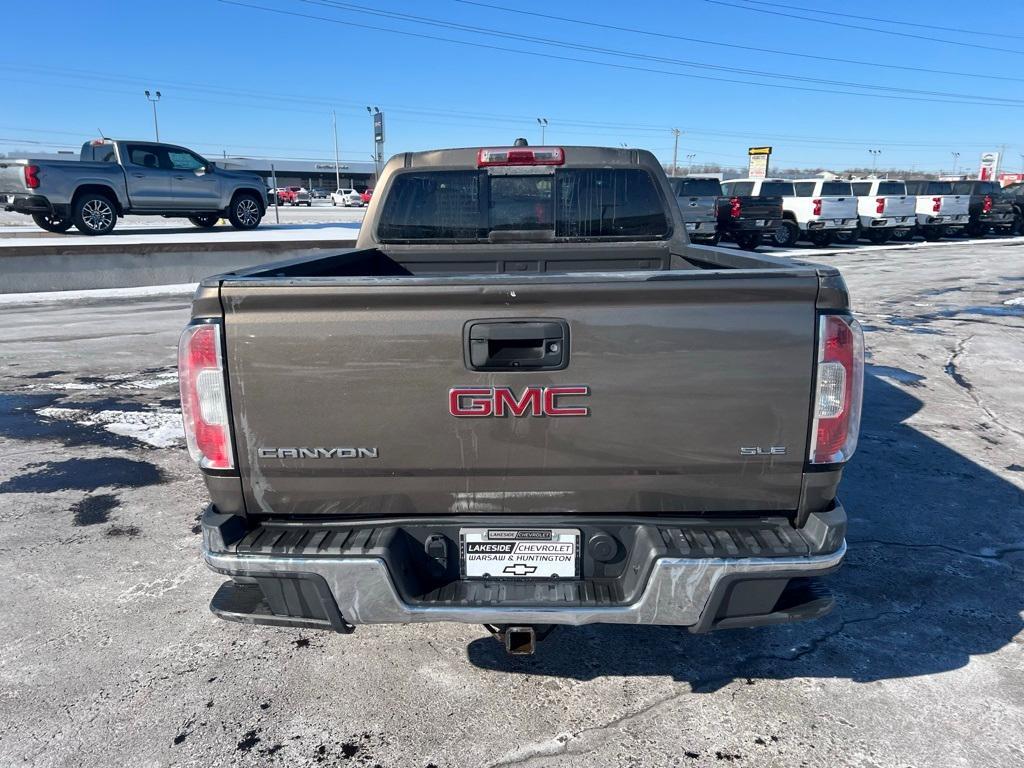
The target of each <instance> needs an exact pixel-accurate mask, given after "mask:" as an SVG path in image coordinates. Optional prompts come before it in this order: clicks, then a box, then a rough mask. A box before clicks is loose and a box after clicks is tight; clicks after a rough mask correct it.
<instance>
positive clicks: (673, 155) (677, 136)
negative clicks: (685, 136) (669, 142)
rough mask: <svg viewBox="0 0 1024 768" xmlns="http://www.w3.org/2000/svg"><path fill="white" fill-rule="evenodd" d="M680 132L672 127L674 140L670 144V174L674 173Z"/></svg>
mask: <svg viewBox="0 0 1024 768" xmlns="http://www.w3.org/2000/svg"><path fill="white" fill-rule="evenodd" d="M680 133H682V131H680V130H679V129H678V128H673V129H672V135H673V136H675V138H676V141H675V144H674V145H673V146H672V175H673V176H675V175H676V160H677V159H678V157H679V134H680Z"/></svg>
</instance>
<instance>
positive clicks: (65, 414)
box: [36, 407, 185, 448]
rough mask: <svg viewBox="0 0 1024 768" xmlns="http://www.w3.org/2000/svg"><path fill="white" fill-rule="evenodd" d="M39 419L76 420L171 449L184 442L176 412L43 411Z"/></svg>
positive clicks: (158, 446) (178, 412) (41, 409)
mask: <svg viewBox="0 0 1024 768" xmlns="http://www.w3.org/2000/svg"><path fill="white" fill-rule="evenodd" d="M36 413H37V414H38V415H39V416H42V417H43V418H47V419H55V420H60V421H73V422H75V423H76V424H82V425H83V426H101V427H103V428H104V429H105V430H107V431H108V432H112V433H114V434H115V435H123V436H125V437H130V438H132V439H134V440H138V441H140V442H143V443H146V444H147V445H151V446H153V447H154V448H171V447H173V446H177V445H179V444H180V442H181V441H182V440H184V439H185V432H184V429H183V428H182V425H181V413H180V411H178V410H177V409H171V408H166V409H157V410H154V411H117V410H107V411H95V412H94V411H87V410H85V409H82V408H59V407H51V408H40V409H38V410H37V411H36Z"/></svg>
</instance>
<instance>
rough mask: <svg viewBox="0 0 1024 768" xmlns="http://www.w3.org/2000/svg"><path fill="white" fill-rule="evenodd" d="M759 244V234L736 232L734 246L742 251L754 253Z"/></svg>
mask: <svg viewBox="0 0 1024 768" xmlns="http://www.w3.org/2000/svg"><path fill="white" fill-rule="evenodd" d="M760 244H761V233H760V232H738V233H737V234H736V245H738V246H739V247H740V248H742V249H743V250H744V251H756V250H757V246H759V245H760Z"/></svg>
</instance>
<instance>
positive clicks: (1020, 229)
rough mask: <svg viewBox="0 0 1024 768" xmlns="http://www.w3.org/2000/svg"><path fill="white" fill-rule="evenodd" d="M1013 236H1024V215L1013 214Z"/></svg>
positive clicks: (1011, 230)
mask: <svg viewBox="0 0 1024 768" xmlns="http://www.w3.org/2000/svg"><path fill="white" fill-rule="evenodd" d="M1010 234H1011V235H1024V213H1021V212H1020V211H1015V212H1014V214H1013V225H1012V226H1011V227H1010Z"/></svg>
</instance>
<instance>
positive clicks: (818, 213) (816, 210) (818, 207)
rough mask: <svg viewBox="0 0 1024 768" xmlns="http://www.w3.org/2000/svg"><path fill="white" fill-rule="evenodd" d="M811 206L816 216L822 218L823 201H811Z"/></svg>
mask: <svg viewBox="0 0 1024 768" xmlns="http://www.w3.org/2000/svg"><path fill="white" fill-rule="evenodd" d="M811 204H812V205H813V206H814V212H813V215H814V216H821V200H811Z"/></svg>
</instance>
